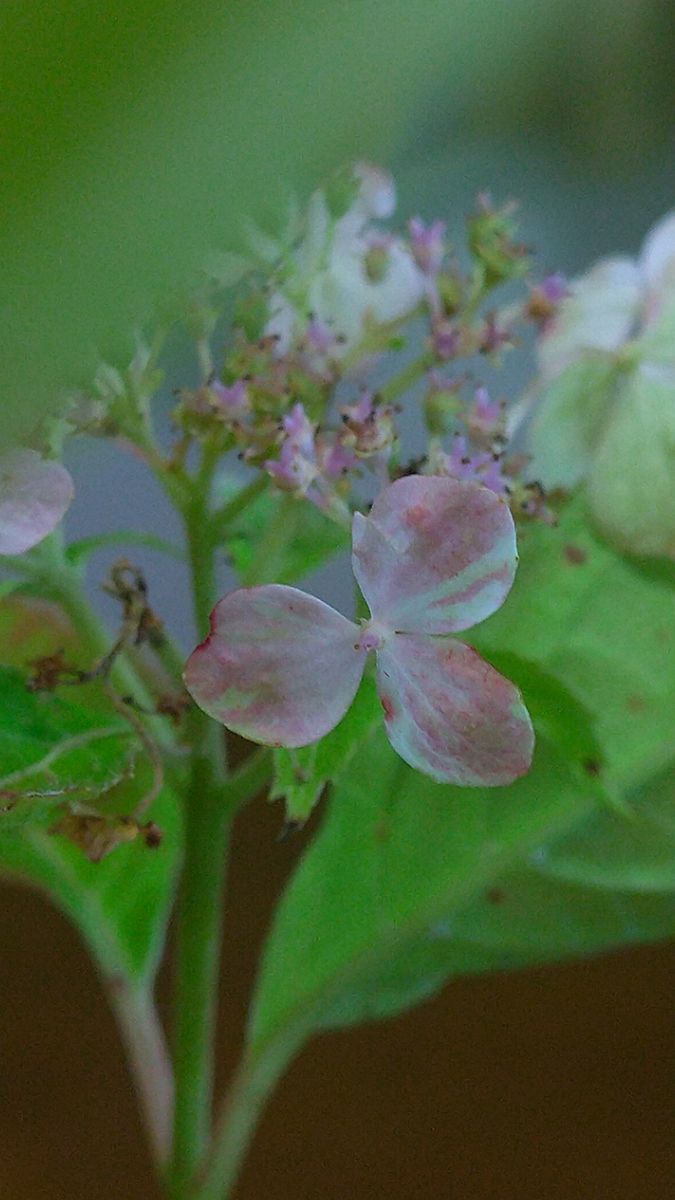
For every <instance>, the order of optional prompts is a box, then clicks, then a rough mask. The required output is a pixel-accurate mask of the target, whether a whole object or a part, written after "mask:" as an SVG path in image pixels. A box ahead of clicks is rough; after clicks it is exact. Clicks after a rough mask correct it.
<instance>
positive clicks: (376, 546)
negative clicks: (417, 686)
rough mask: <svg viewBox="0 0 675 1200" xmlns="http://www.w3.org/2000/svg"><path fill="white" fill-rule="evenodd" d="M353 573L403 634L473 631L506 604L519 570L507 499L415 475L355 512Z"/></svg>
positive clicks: (374, 608) (373, 605)
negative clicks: (369, 508) (368, 510)
mask: <svg viewBox="0 0 675 1200" xmlns="http://www.w3.org/2000/svg"><path fill="white" fill-rule="evenodd" d="M352 561H353V567H354V574H355V575H356V578H357V580H358V583H359V586H360V588H361V590H362V592H363V594H364V596H365V598H366V600H367V602H368V605H369V606H370V611H371V612H372V614H373V617H374V618H375V619H376V620H377V621H378V622H380V623H381V624H383V625H385V626H388V627H389V628H390V629H395V630H400V631H401V632H402V633H452V632H453V631H457V630H460V629H469V628H470V626H471V625H476V624H477V623H478V621H483V620H484V619H485V617H488V616H489V615H490V613H492V612H494V611H495V609H497V608H499V606H500V605H501V604H503V602H504V600H505V598H506V596H507V594H508V592H509V589H510V587H511V584H512V583H513V576H514V574H515V570H516V562H517V555H516V534H515V528H514V525H513V518H512V517H511V513H510V511H509V509H508V506H507V504H506V502H505V500H504V499H503V498H502V497H500V496H496V495H495V493H494V492H491V491H489V490H488V488H486V487H483V486H482V485H481V484H478V483H475V482H473V481H464V480H462V481H460V480H457V479H450V478H446V477H443V476H421V475H410V476H408V477H406V478H404V479H398V480H397V481H396V482H395V483H393V484H392V485H391V486H390V487H388V488H386V489H385V491H383V492H382V493H381V495H380V496H378V498H377V500H376V501H375V503H374V505H373V508H372V511H371V513H370V516H368V517H364V516H362V515H361V514H360V513H356V515H355V517H354V526H353V555H352Z"/></svg>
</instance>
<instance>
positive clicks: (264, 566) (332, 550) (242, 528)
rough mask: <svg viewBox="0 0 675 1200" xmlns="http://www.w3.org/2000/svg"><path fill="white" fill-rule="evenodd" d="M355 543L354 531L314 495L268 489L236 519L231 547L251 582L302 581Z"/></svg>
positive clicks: (244, 578)
mask: <svg viewBox="0 0 675 1200" xmlns="http://www.w3.org/2000/svg"><path fill="white" fill-rule="evenodd" d="M348 546H349V532H348V531H347V530H346V529H343V528H342V526H340V525H337V524H336V523H335V522H334V521H331V520H330V519H329V518H328V517H327V516H325V515H324V513H322V512H320V511H319V509H318V508H316V507H315V506H314V505H313V504H311V503H310V502H309V501H308V500H302V499H296V498H295V497H293V496H287V495H281V494H280V493H279V492H272V491H266V492H264V493H263V494H262V495H261V496H258V497H257V498H256V500H255V501H254V502H253V503H252V504H250V505H249V507H248V508H247V509H246V510H245V511H244V512H243V513H242V514H241V516H240V517H239V518H238V520H237V521H236V522H235V523H234V526H233V528H232V533H231V535H230V536H229V538H228V540H227V543H226V547H227V551H228V554H229V556H230V558H231V561H232V564H233V566H234V569H235V571H236V572H237V575H238V576H239V578H240V580H241V582H242V583H243V584H244V586H246V587H250V586H252V585H253V584H260V583H296V582H297V581H298V580H299V579H302V578H303V577H304V576H305V575H308V574H309V573H310V571H314V570H316V568H317V567H320V566H321V565H322V564H323V563H324V562H326V561H327V560H328V559H329V558H332V557H333V556H334V555H335V554H338V553H339V552H340V551H341V550H345V549H347V547H348Z"/></svg>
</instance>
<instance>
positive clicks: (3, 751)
mask: <svg viewBox="0 0 675 1200" xmlns="http://www.w3.org/2000/svg"><path fill="white" fill-rule="evenodd" d="M97 717H98V720H97ZM100 720H101V718H100V714H96V713H93V714H92V713H91V712H90V711H88V710H87V709H85V708H83V707H80V706H78V705H74V704H68V703H66V702H65V701H63V700H62V699H61V698H60V697H58V696H55V695H54V694H52V693H48V694H47V693H33V692H29V691H28V690H27V688H26V682H25V679H24V678H23V677H22V675H21V674H20V672H19V671H17V670H14V669H13V668H8V667H2V668H0V793H1V794H2V809H1V810H0V838H1V837H3V836H5V835H6V834H7V832H8V831H9V830H11V829H14V828H15V827H16V826H17V825H21V824H23V823H24V822H27V821H39V820H42V819H44V817H45V816H48V815H49V814H50V813H51V812H52V810H53V809H54V808H55V807H56V806H58V805H62V804H64V802H66V803H73V802H75V801H79V802H85V803H86V804H87V805H91V806H93V807H95V806H96V802H97V800H98V798H99V797H100V796H101V795H102V794H103V793H104V792H107V791H109V790H110V789H111V788H112V787H114V786H115V785H116V784H118V783H120V782H121V781H122V780H123V779H125V778H126V777H127V776H129V774H130V773H131V772H132V769H133V761H134V757H135V754H136V751H137V749H138V741H137V738H136V735H135V733H134V732H133V730H132V729H131V728H130V727H129V726H128V725H125V723H124V722H123V721H121V720H120V719H119V717H118V716H117V715H116V714H113V716H112V718H111V719H110V721H109V722H107V723H106V724H101V723H100Z"/></svg>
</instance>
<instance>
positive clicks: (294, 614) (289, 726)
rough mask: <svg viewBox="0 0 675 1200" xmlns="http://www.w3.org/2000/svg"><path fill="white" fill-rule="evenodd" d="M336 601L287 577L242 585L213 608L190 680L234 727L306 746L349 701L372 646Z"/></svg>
mask: <svg viewBox="0 0 675 1200" xmlns="http://www.w3.org/2000/svg"><path fill="white" fill-rule="evenodd" d="M359 632H360V631H359V629H358V628H357V626H356V625H353V624H352V622H351V621H348V620H347V619H346V618H345V617H343V616H341V615H340V613H338V612H336V611H335V609H333V608H330V607H329V605H327V604H324V603H323V602H322V601H321V600H316V599H315V598H314V597H313V596H308V595H306V594H305V593H304V592H300V591H298V590H297V589H296V588H291V587H285V586H283V585H281V584H270V585H269V586H265V587H256V588H242V589H240V590H239V591H236V592H231V593H230V594H229V595H228V596H225V597H224V599H223V600H221V601H220V602H219V603H218V604H217V605H216V607H215V608H214V610H213V612H212V614H211V632H210V634H209V636H208V637H207V639H206V641H205V642H202V644H201V646H198V647H197V649H196V650H195V651H194V652H193V653H192V655H191V656H190V658H189V659H188V662H187V666H186V668H185V674H184V679H185V684H186V686H187V689H188V691H189V692H190V694H191V695H192V696H193V697H194V699H195V700H196V702H197V704H198V705H199V707H200V708H203V709H204V711H205V712H207V713H208V714H209V716H211V717H215V719H216V720H217V721H221V722H222V724H223V725H226V726H227V728H228V729H232V730H234V732H235V733H240V734H241V735H242V736H243V737H246V738H249V739H250V740H251V741H253V742H262V743H264V744H266V745H271V746H289V747H292V746H306V745H308V744H309V743H310V742H315V741H317V740H318V739H319V738H321V737H323V735H324V734H325V733H328V732H329V730H331V729H332V728H333V727H334V726H335V725H337V723H338V721H339V720H340V719H341V718H342V717H343V716H344V714H345V712H346V711H347V709H348V708H349V705H350V704H351V702H352V700H353V699H354V696H355V694H356V690H357V688H358V686H359V681H360V679H361V675H362V673H363V666H364V662H365V654H366V652H365V651H364V650H362V649H361V648H360V647H359V646H358V644H357V643H358V639H359Z"/></svg>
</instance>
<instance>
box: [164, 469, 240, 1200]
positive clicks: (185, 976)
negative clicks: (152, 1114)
mask: <svg viewBox="0 0 675 1200" xmlns="http://www.w3.org/2000/svg"><path fill="white" fill-rule="evenodd" d="M214 469H215V462H214V461H213V458H212V456H209V455H207V453H206V452H205V454H204V458H203V461H202V467H201V470H200V472H199V474H198V476H197V477H196V479H195V480H194V484H193V488H192V492H191V496H190V500H189V503H188V504H187V505H186V506H185V508H184V509H183V516H184V520H185V527H186V533H187V542H188V551H189V557H190V566H191V569H192V594H193V605H194V614H195V621H196V625H197V629H198V633H199V635H200V636H204V635H205V633H206V630H207V627H208V621H209V614H210V612H211V609H212V607H213V604H214V601H215V573H214V560H213V546H212V542H211V538H210V533H209V507H210V495H211V486H212V482H213V472H214ZM189 732H190V742H191V747H192V759H191V774H190V783H189V787H188V791H187V795H186V803H185V858H184V862H183V877H182V886H181V894H180V900H179V906H178V948H177V961H176V980H175V1028H174V1074H175V1082H176V1103H175V1113H174V1140H173V1162H172V1168H171V1175H170V1194H171V1195H172V1196H173V1197H175V1200H181V1198H182V1197H183V1196H184V1195H185V1193H186V1189H187V1188H188V1186H189V1182H190V1179H191V1178H192V1176H193V1174H194V1172H195V1170H196V1168H197V1166H198V1165H199V1163H200V1162H201V1160H202V1157H203V1155H204V1152H205V1148H206V1145H207V1143H208V1138H209V1134H210V1125H211V1106H212V1094H213V1058H214V1053H213V1047H214V1033H215V1022H216V997H217V983H218V972H219V965H220V943H221V932H222V908H223V894H224V887H225V873H226V866H227V851H228V842H229V831H230V825H231V821H232V816H231V811H230V807H229V805H228V804H227V803H226V798H225V795H224V787H225V779H226V770H227V768H226V762H225V739H224V733H223V730H222V729H221V728H220V726H218V725H217V724H216V723H215V722H214V721H212V720H210V718H209V717H207V716H206V714H205V713H203V712H201V711H200V710H199V709H198V708H196V707H195V708H193V709H192V711H191V713H190V718H189Z"/></svg>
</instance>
